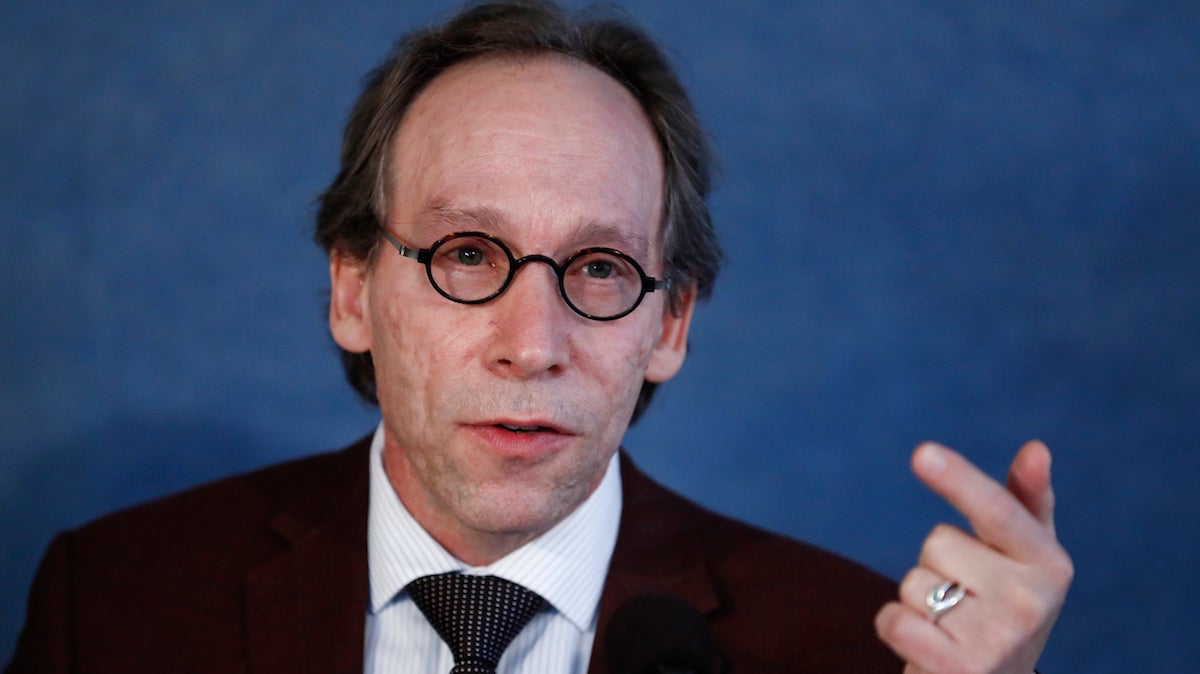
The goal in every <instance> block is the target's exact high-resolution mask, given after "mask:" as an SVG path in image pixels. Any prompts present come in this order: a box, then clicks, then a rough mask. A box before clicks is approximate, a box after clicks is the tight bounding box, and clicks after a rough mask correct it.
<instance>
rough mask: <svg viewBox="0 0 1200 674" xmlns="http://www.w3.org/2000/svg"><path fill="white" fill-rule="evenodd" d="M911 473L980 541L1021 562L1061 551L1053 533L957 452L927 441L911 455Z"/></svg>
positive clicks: (1000, 486)
mask: <svg viewBox="0 0 1200 674" xmlns="http://www.w3.org/2000/svg"><path fill="white" fill-rule="evenodd" d="M912 466H913V472H914V473H916V474H917V477H919V478H920V479H921V481H922V482H924V483H925V484H926V485H927V486H928V487H929V488H930V489H932V490H933V491H934V492H936V493H937V494H938V495H939V496H941V497H942V498H944V499H946V501H947V502H949V503H950V505H952V506H954V508H955V509H956V510H958V511H959V512H960V513H962V514H963V516H965V517H966V518H967V521H969V522H970V523H971V526H972V527H973V528H974V529H975V534H976V535H977V536H979V538H980V540H982V541H983V542H985V543H987V544H988V545H991V546H992V547H994V548H996V549H998V550H1000V551H1002V552H1004V553H1006V554H1007V555H1009V556H1010V557H1013V558H1015V559H1017V560H1020V561H1036V560H1039V559H1041V558H1043V557H1045V556H1046V555H1048V554H1049V551H1050V550H1051V549H1054V548H1056V547H1057V545H1056V543H1057V541H1056V539H1055V537H1054V533H1053V529H1052V528H1051V527H1048V526H1046V525H1044V524H1043V523H1042V522H1040V521H1038V519H1037V518H1036V517H1035V516H1034V514H1033V513H1031V512H1029V510H1027V509H1026V507H1025V506H1024V505H1023V504H1022V503H1021V501H1020V500H1018V499H1017V497H1016V496H1015V495H1014V494H1013V493H1011V492H1010V491H1008V490H1007V489H1005V488H1004V486H1003V485H1001V484H1000V483H999V482H997V481H996V480H993V479H992V478H990V477H988V476H987V475H986V474H984V473H983V472H982V471H981V470H979V469H978V468H976V467H975V465H974V464H972V463H971V462H970V461H967V460H966V459H965V458H963V457H962V455H960V454H958V453H957V452H955V451H953V450H951V449H949V448H947V447H943V446H942V445H939V444H936V443H932V442H927V443H923V444H922V445H920V446H919V447H917V449H916V451H915V452H914V453H913V460H912Z"/></svg>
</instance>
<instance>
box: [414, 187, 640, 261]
mask: <svg viewBox="0 0 1200 674" xmlns="http://www.w3.org/2000/svg"><path fill="white" fill-rule="evenodd" d="M414 225H416V226H417V227H418V228H419V229H421V230H424V231H425V232H427V233H428V234H430V235H432V236H434V237H440V236H445V235H447V234H451V233H454V232H464V231H470V230H477V231H482V232H484V233H487V234H491V235H493V236H497V237H499V238H501V239H503V240H505V241H506V242H507V239H508V238H509V237H511V236H512V231H511V230H512V225H511V224H510V221H509V219H508V218H507V217H505V216H504V215H503V214H502V213H500V212H499V211H497V210H496V209H493V208H489V207H487V206H481V207H478V208H466V209H462V208H453V207H451V206H449V205H448V204H446V203H445V202H444V201H440V200H437V201H433V202H431V203H430V204H429V206H428V207H426V208H425V209H423V210H422V212H421V213H420V214H419V215H418V216H417V219H416V222H415V223H414ZM629 229H630V228H629V227H621V226H619V225H617V224H614V223H611V222H604V221H600V220H589V221H586V222H585V223H584V224H583V225H582V226H580V227H579V228H578V229H577V230H576V231H575V232H574V233H573V234H572V236H571V238H570V241H571V244H570V246H571V249H570V250H564V251H561V252H562V253H565V254H569V253H573V252H575V251H577V250H582V249H583V248H589V247H595V246H603V247H608V248H616V249H617V250H620V251H622V252H624V253H625V254H627V255H631V256H633V257H634V258H635V259H638V260H641V261H644V262H648V261H649V260H648V256H649V254H650V240H649V238H648V237H646V236H644V235H642V234H639V233H635V232H631V231H629ZM509 245H512V244H509ZM525 254H528V252H526V253H525Z"/></svg>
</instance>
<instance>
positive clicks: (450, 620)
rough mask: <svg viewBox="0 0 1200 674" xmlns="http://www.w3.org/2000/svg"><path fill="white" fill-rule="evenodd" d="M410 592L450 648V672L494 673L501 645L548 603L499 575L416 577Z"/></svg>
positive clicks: (505, 646)
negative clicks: (452, 659)
mask: <svg viewBox="0 0 1200 674" xmlns="http://www.w3.org/2000/svg"><path fill="white" fill-rule="evenodd" d="M408 594H409V596H411V597H412V599H413V601H414V602H416V604H417V607H418V608H420V609H421V613H424V614H425V619H426V620H428V621H429V624H431V625H433V629H435V630H437V633H438V635H439V636H441V637H442V641H445V642H446V644H447V645H448V646H450V652H451V653H453V654H454V669H452V670H450V674H495V671H496V665H497V664H499V662H500V656H501V654H503V653H504V649H506V648H508V645H509V644H510V643H512V640H513V638H514V637H516V636H517V633H518V632H520V631H521V630H522V629H523V628H524V627H525V625H526V624H527V623H528V622H529V620H530V619H531V618H533V615H534V614H535V613H537V612H538V610H539V609H541V608H542V606H543V605H544V604H545V603H546V600H544V599H542V598H541V597H540V596H538V595H537V593H535V592H531V591H530V590H527V589H525V588H523V587H521V586H520V585H517V584H516V583H513V582H510V581H507V580H504V579H503V578H497V577H496V576H467V575H464V574H461V573H443V574H440V575H436V576H424V577H422V578H418V579H416V580H414V581H413V582H411V583H409V584H408Z"/></svg>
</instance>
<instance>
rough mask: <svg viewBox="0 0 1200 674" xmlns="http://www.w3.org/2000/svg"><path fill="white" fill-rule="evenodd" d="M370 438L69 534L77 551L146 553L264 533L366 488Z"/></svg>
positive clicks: (201, 488) (140, 508)
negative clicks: (125, 547)
mask: <svg viewBox="0 0 1200 674" xmlns="http://www.w3.org/2000/svg"><path fill="white" fill-rule="evenodd" d="M368 447H369V439H365V440H363V441H360V442H358V443H356V444H354V445H352V446H350V447H348V448H346V449H343V450H340V451H334V452H326V453H322V454H314V455H310V456H305V457H300V458H297V459H292V460H289V461H285V462H283V463H278V464H274V465H270V466H266V467H264V468H259V469H256V470H253V471H250V472H247V473H242V474H239V475H234V476H230V477H226V478H222V479H220V480H217V481H214V482H210V483H207V484H203V485H199V486H196V487H192V488H189V489H187V490H184V491H181V492H178V493H175V494H171V495H167V496H164V497H161V498H158V499H155V500H152V501H148V502H146V503H142V504H139V505H135V506H131V507H129V508H124V509H122V510H118V511H116V512H113V513H110V514H108V515H105V516H103V517H100V518H99V519H96V520H94V521H92V522H89V523H87V524H85V525H83V526H82V527H80V528H79V529H77V530H76V531H74V532H72V534H71V538H73V539H74V543H75V545H76V546H77V547H82V548H83V549H86V548H88V547H90V546H92V545H99V544H103V545H104V546H105V547H113V546H119V545H121V544H122V543H124V544H129V545H133V544H137V545H138V546H139V547H141V546H145V545H146V544H147V541H148V540H149V541H156V540H157V541H159V542H164V541H165V540H166V539H169V538H170V537H172V536H173V535H175V534H177V533H183V532H186V534H187V536H188V537H191V538H194V539H209V540H213V539H222V538H227V537H229V536H231V535H237V533H238V532H245V531H248V530H251V529H258V528H261V526H262V525H263V523H264V522H265V521H266V520H267V519H268V518H271V517H273V516H274V515H275V514H276V513H278V512H280V511H281V510H286V511H288V512H292V513H296V514H297V516H298V517H300V518H301V519H303V520H310V519H313V520H315V519H320V518H321V517H322V515H323V511H327V510H329V509H330V508H335V507H339V506H340V505H341V501H342V500H343V499H344V495H345V494H347V493H348V492H349V491H351V490H352V487H353V485H354V484H355V483H356V482H362V483H363V484H364V485H365V482H366V477H365V476H366V471H367V464H366V455H367V448H368Z"/></svg>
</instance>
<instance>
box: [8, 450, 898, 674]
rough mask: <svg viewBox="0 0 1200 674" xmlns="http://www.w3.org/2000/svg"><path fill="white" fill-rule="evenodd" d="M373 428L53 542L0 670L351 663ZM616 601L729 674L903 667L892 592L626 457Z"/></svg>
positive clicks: (358, 657)
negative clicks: (690, 623)
mask: <svg viewBox="0 0 1200 674" xmlns="http://www.w3.org/2000/svg"><path fill="white" fill-rule="evenodd" d="M369 442H370V441H369V438H368V439H364V440H362V441H360V442H358V443H356V444H355V445H353V446H351V447H349V448H347V449H345V450H343V451H340V452H336V453H331V454H322V455H317V456H313V457H309V458H304V459H300V460H296V461H292V462H289V463H285V464H281V465H278V466H273V467H270V468H267V469H264V470H260V471H257V472H254V473H249V474H247V475H243V476H238V477H234V478H230V479H226V480H223V481H220V482H216V483H214V484H211V485H207V486H204V487H199V488H197V489H193V490H190V491H187V492H184V493H182V494H178V495H175V496H171V497H168V498H166V499H163V500H159V501H156V502H153V503H150V504H147V505H143V506H139V507H135V508H132V509H129V510H125V511H123V512H119V513H116V514H113V515H109V516H107V517H104V518H102V519H100V520H98V521H96V522H93V523H91V524H88V525H86V526H84V527H82V528H80V529H78V530H76V531H72V532H67V533H64V534H61V535H59V536H58V537H57V538H55V539H54V541H53V542H52V543H51V545H50V548H49V550H48V551H47V553H46V556H45V558H44V559H43V561H42V564H41V567H40V568H39V570H38V573H37V576H36V578H35V579H34V583H33V588H32V590H31V593H30V599H29V610H28V615H27V618H26V623H25V627H24V630H23V631H22V633H21V636H20V639H19V641H18V643H17V650H16V654H15V657H14V659H13V661H12V662H11V663H10V664H9V666H8V668H7V669H6V670H5V671H6V672H10V673H12V674H16V673H18V672H19V673H22V674H23V673H25V672H80V673H92V672H113V673H122V674H128V673H130V672H155V673H156V674H159V673H161V674H166V673H168V672H221V673H222V674H226V673H233V672H256V673H264V672H278V673H280V674H302V673H305V672H312V673H317V672H321V673H325V672H345V673H350V672H361V671H362V664H363V663H362V656H363V638H364V632H363V631H364V620H365V615H366V607H367V582H368V581H367V552H366V551H367V547H366V535H367V501H368V499H367V484H368V469H367V460H368V458H367V457H368V448H369ZM621 461H622V465H621V477H622V482H623V485H624V511H623V512H622V515H621V525H620V533H619V535H618V538H617V545H616V549H615V550H614V552H613V558H612V564H611V567H610V569H609V574H608V579H607V581H606V583H605V586H604V592H603V595H602V597H601V600H600V621H599V627H598V633H597V635H596V648H595V650H594V651H593V654H592V661H591V666H590V671H591V672H594V673H601V672H606V671H607V669H606V666H605V656H604V648H603V644H604V639H605V633H606V628H607V625H608V620H609V618H610V617H611V616H612V614H613V612H614V611H615V610H616V609H617V608H618V607H619V606H621V605H622V604H623V603H624V602H625V601H627V600H628V599H630V598H633V597H636V596H638V595H641V594H664V593H665V594H672V595H676V596H678V597H681V598H683V599H685V600H686V601H687V602H689V603H690V604H691V605H692V606H694V607H695V608H696V609H697V610H699V611H700V612H701V613H702V614H703V615H704V617H705V619H706V620H707V621H708V624H709V628H710V629H711V632H712V635H713V640H714V642H715V644H716V647H717V650H718V651H719V653H720V656H721V658H722V661H723V666H724V671H728V672H735V673H736V672H755V673H758V672H770V671H779V672H784V671H786V672H856V673H861V672H868V673H869V672H899V671H900V670H901V664H900V662H899V661H898V660H897V659H896V658H895V656H893V655H892V654H891V652H890V651H889V650H888V649H887V648H886V647H885V646H884V645H883V644H882V643H880V642H879V641H878V639H877V638H876V637H875V634H874V629H873V626H872V617H873V615H874V613H875V611H876V610H878V608H879V607H880V606H881V605H882V604H883V603H884V602H885V601H887V600H888V599H889V598H891V597H893V596H894V595H895V586H894V584H893V583H892V582H891V581H888V580H886V579H884V578H882V577H880V576H878V575H876V574H875V573H873V572H871V571H868V570H866V569H864V568H862V567H860V566H858V565H856V564H854V563H852V562H848V561H846V560H844V559H841V558H839V557H836V556H834V555H832V554H830V553H827V552H824V551H821V550H818V549H816V548H813V547H811V546H808V545H805V544H803V543H799V542H795V541H791V540H788V539H785V538H783V537H780V536H776V535H773V534H770V533H766V532H764V531H761V530H758V529H755V528H752V527H749V526H747V525H744V524H741V523H738V522H735V521H733V520H730V519H728V518H725V517H721V516H719V515H716V514H713V513H711V512H708V511H706V510H704V509H702V508H700V507H698V506H696V505H694V504H692V503H690V502H688V501H686V500H685V499H683V498H682V497H680V496H678V495H676V494H674V493H672V492H670V491H667V490H666V489H664V488H663V487H661V486H659V485H657V484H656V483H654V482H653V481H651V480H650V479H649V478H648V477H646V476H645V475H644V474H642V473H641V472H640V471H638V470H637V468H636V467H635V466H634V465H633V464H632V462H631V461H630V460H629V459H628V457H626V456H624V455H622V459H621Z"/></svg>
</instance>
